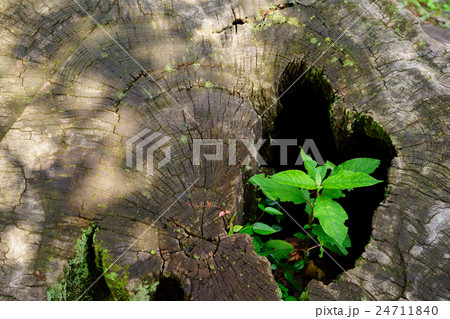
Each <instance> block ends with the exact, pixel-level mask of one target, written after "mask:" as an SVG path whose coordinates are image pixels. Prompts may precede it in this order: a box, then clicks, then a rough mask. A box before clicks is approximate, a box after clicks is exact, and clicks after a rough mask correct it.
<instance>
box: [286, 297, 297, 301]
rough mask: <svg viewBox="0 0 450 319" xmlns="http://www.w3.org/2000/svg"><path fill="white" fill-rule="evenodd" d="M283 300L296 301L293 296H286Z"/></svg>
mask: <svg viewBox="0 0 450 319" xmlns="http://www.w3.org/2000/svg"><path fill="white" fill-rule="evenodd" d="M284 301H298V300H297V298H295V297H294V296H287V297H286V298H285V299H284Z"/></svg>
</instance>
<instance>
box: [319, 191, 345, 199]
mask: <svg viewBox="0 0 450 319" xmlns="http://www.w3.org/2000/svg"><path fill="white" fill-rule="evenodd" d="M322 196H324V197H328V198H330V199H335V198H341V197H345V194H344V193H343V192H342V191H341V190H339V189H324V190H323V191H322Z"/></svg>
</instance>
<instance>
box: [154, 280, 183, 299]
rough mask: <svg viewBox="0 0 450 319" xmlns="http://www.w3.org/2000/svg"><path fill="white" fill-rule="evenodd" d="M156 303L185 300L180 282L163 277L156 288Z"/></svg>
mask: <svg viewBox="0 0 450 319" xmlns="http://www.w3.org/2000/svg"><path fill="white" fill-rule="evenodd" d="M153 300H156V301H180V300H181V301H183V300H185V294H184V290H183V288H182V287H181V284H180V282H179V281H178V280H177V279H175V278H171V277H163V278H162V279H161V280H160V282H159V285H158V288H156V292H155V297H154V299H153Z"/></svg>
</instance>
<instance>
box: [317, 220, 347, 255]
mask: <svg viewBox="0 0 450 319" xmlns="http://www.w3.org/2000/svg"><path fill="white" fill-rule="evenodd" d="M311 233H313V234H315V235H317V240H318V241H319V243H320V245H321V246H323V247H325V248H328V249H329V250H331V251H334V252H335V253H338V254H342V255H348V251H347V249H346V248H349V247H351V242H350V237H349V236H348V234H347V236H346V237H345V239H344V241H343V242H342V244H338V243H337V242H336V241H335V240H334V239H333V238H331V237H330V236H328V235H327V234H326V233H325V232H324V231H323V229H322V227H321V226H319V225H317V226H316V227H314V228H313V229H312V231H311Z"/></svg>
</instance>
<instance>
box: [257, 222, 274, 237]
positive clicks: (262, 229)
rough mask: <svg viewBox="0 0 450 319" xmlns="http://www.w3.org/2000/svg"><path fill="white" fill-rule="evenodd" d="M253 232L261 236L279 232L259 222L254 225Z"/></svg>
mask: <svg viewBox="0 0 450 319" xmlns="http://www.w3.org/2000/svg"><path fill="white" fill-rule="evenodd" d="M253 231H254V232H255V233H257V234H260V235H270V234H273V233H276V232H277V230H276V229H274V228H272V227H270V226H269V225H266V224H264V223H260V222H257V223H254V224H253Z"/></svg>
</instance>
